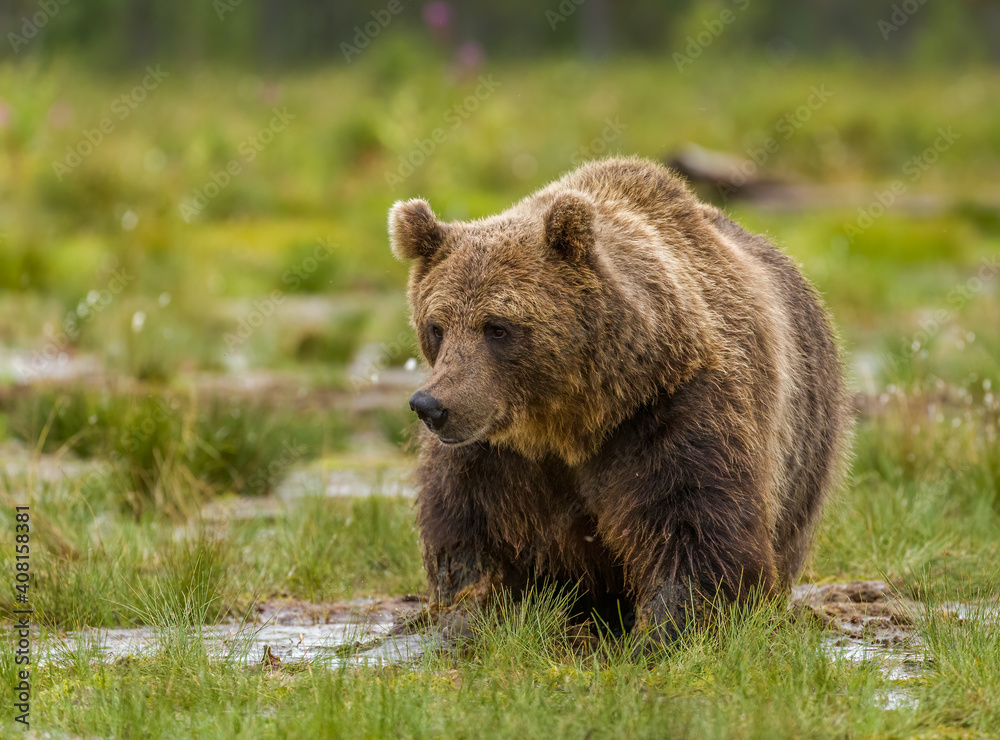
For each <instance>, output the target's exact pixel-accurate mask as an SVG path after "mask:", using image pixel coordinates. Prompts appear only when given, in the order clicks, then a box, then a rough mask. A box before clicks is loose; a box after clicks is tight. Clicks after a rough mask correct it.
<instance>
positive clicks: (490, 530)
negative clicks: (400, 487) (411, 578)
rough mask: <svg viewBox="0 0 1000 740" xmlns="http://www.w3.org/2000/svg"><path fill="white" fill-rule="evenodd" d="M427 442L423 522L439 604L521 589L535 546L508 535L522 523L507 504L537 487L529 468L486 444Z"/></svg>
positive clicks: (431, 584)
mask: <svg viewBox="0 0 1000 740" xmlns="http://www.w3.org/2000/svg"><path fill="white" fill-rule="evenodd" d="M423 445H424V446H423V451H422V453H421V460H420V465H419V467H418V478H419V484H420V491H419V493H418V496H417V526H418V528H419V530H420V539H421V544H422V547H423V559H424V567H425V569H426V572H427V583H428V588H429V590H430V598H431V601H432V602H433V603H434V604H436V605H437V606H438V607H450V606H453V605H455V604H456V603H459V602H465V603H467V604H468V603H473V602H476V603H478V602H482V601H483V600H485V599H488V598H490V597H491V596H492V595H493V593H494V592H496V591H498V590H500V589H503V588H506V589H510V590H513V591H515V592H519V591H520V590H521V589H523V587H524V585H525V584H526V582H527V579H528V576H527V570H528V567H529V564H530V560H531V552H532V550H531V548H530V547H521V548H516V547H512V546H511V544H510V542H508V541H507V540H506V539H505V537H504V535H510V534H512V533H515V534H516V527H514V526H513V522H512V521H511V517H510V516H509V509H508V510H507V511H506V513H507V514H508V515H507V516H506V517H505V516H504V514H505V511H504V507H505V506H506V507H509V506H510V501H511V495H512V494H514V493H516V492H517V491H518V490H519V489H525V488H526V486H528V485H529V483H528V481H526V480H525V479H524V475H525V471H524V469H523V466H521V469H519V467H518V465H517V461H515V460H512V459H509V458H510V457H511V455H509V454H506V453H501V452H499V451H497V450H496V449H495V448H490V447H488V446H486V445H485V444H474V445H469V446H466V447H461V448H457V449H453V448H448V447H445V446H444V445H442V444H441V443H440V442H438V441H437V440H436V439H433V438H430V436H429V435H428V437H427V438H425V439H424V441H423Z"/></svg>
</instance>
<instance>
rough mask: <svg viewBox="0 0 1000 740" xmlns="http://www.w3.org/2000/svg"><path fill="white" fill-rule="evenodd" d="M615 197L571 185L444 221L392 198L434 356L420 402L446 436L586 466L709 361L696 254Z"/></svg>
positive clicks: (395, 238)
mask: <svg viewBox="0 0 1000 740" xmlns="http://www.w3.org/2000/svg"><path fill="white" fill-rule="evenodd" d="M617 207H618V208H619V209H620V208H621V206H620V205H619V206H617ZM615 208H616V206H615V205H607V204H605V206H603V207H602V206H601V205H600V204H599V203H598V202H597V201H595V199H594V198H593V197H592V196H591V195H590V194H589V192H584V191H582V190H579V189H575V188H572V187H567V186H566V185H565V184H561V183H556V184H553V185H552V186H550V187H549V188H547V189H545V190H542V191H540V192H539V193H536V194H535V195H533V196H531V197H529V198H527V199H525V200H523V201H521V202H520V203H518V204H517V205H515V206H513V207H512V208H510V209H509V210H507V211H505V212H504V213H501V214H499V215H497V216H493V217H491V218H486V219H481V220H478V221H470V222H449V223H444V222H442V221H440V220H439V219H438V218H437V217H436V216H435V215H434V213H433V211H431V209H430V206H428V204H427V203H426V202H424V201H423V200H410V201H405V202H399V203H396V204H395V205H394V206H393V208H392V211H391V212H390V215H389V233H390V237H391V241H392V249H393V251H394V253H395V254H396V256H397V257H399V258H400V259H405V260H410V261H412V267H411V271H410V284H409V300H410V308H411V311H412V321H413V326H414V328H415V330H416V333H417V336H418V338H419V340H420V347H421V350H422V351H423V354H424V357H426V358H427V361H428V362H429V363H430V366H431V374H430V377H429V378H428V380H427V383H426V384H425V385H424V387H423V388H421V389H420V390H419V391H417V392H416V393H415V394H414V395H413V397H412V398H411V399H410V405H411V407H412V408H413V410H414V411H416V412H417V414H418V415H419V416H420V418H421V419H422V420H423V421H424V423H425V424H426V425H427V427H428V428H429V429H430V430H431V431H433V432H434V433H435V434H436V435H437V437H438V439H439V440H440V442H441V443H442V444H444V445H450V446H460V445H465V444H471V443H476V442H489V443H493V444H503V445H506V446H508V447H511V448H513V449H515V450H517V451H519V452H521V453H522V454H525V455H527V456H529V457H532V458H535V459H538V458H541V457H543V456H545V455H550V454H555V455H557V456H559V457H561V458H562V459H563V460H565V461H566V462H567V463H569V464H571V465H573V464H576V463H578V462H580V461H582V460H583V459H585V458H586V457H587V456H588V455H590V454H592V453H593V452H594V451H595V450H596V449H597V447H598V446H599V444H600V442H601V441H602V439H604V438H605V437H606V435H607V434H608V433H609V432H610V430H611V429H613V428H614V426H615V425H617V424H619V423H620V422H622V421H623V420H624V419H626V418H627V417H628V415H629V414H630V413H632V412H633V411H634V410H635V409H636V408H637V407H638V406H639V405H640V404H643V403H647V402H649V401H650V400H651V399H652V398H653V397H654V396H655V395H656V394H657V393H658V392H659V391H660V390H661V389H664V388H667V389H670V388H672V387H676V385H677V384H678V383H680V382H684V381H685V380H686V379H687V378H690V377H692V375H693V373H694V372H695V371H696V369H697V368H698V367H700V366H703V365H704V364H705V362H706V357H707V356H708V355H707V349H706V348H707V347H709V346H710V342H708V341H706V336H707V335H706V334H705V326H706V322H705V320H704V319H703V318H699V312H700V311H701V309H699V305H700V304H699V301H700V299H699V298H698V297H697V296H696V295H695V292H694V291H692V290H690V289H688V290H685V289H684V288H683V287H682V283H683V282H684V281H685V280H686V279H687V278H685V277H684V273H685V270H684V268H683V265H682V264H681V263H680V262H679V261H677V260H674V261H670V260H671V258H670V257H669V256H668V251H669V249H668V247H667V246H666V244H665V242H664V238H663V237H662V236H661V235H660V234H659V233H658V232H657V231H656V230H655V229H653V228H651V227H649V226H645V225H643V224H642V222H641V221H639V220H638V219H636V218H634V217H633V216H632V215H630V214H628V213H625V214H622V213H620V212H616V211H615ZM678 238H680V237H678Z"/></svg>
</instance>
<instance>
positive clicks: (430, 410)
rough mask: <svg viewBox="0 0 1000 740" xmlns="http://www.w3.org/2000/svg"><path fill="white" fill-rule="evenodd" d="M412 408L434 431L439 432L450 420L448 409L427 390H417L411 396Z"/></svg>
mask: <svg viewBox="0 0 1000 740" xmlns="http://www.w3.org/2000/svg"><path fill="white" fill-rule="evenodd" d="M410 408H411V409H413V410H414V411H415V412H416V414H417V416H419V417H420V420H421V421H422V422H423V423H424V424H426V425H427V428H428V429H430V430H431V431H432V432H439V431H441V428H442V427H443V426H444V425H445V422H446V421H448V409H446V408H444V407H443V406H442V405H441V402H440V401H438V400H437V399H436V398H434V396H432V395H431V394H430V393H427V392H425V391H417V392H416V393H414V394H413V396H411V398H410Z"/></svg>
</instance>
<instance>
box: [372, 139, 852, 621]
mask: <svg viewBox="0 0 1000 740" xmlns="http://www.w3.org/2000/svg"><path fill="white" fill-rule="evenodd" d="M389 232H390V236H391V241H392V248H393V251H394V252H395V254H396V255H397V256H398V257H399V258H401V259H406V260H412V261H413V265H412V269H411V273H410V281H409V301H410V305H411V309H412V323H413V326H414V328H415V330H416V333H417V336H418V338H419V341H420V347H421V350H422V352H423V354H424V356H425V357H426V358H427V361H428V362H429V363H430V366H431V371H430V375H429V378H428V380H427V382H426V385H424V387H423V388H422V389H421V390H419V391H418V392H417V393H415V394H414V395H413V397H412V398H411V399H410V406H411V408H412V409H413V410H414V411H415V412H416V413H417V415H418V416H419V418H420V419H421V420H422V421H423V422H424V424H425V426H426V428H425V429H423V430H422V432H421V456H420V463H419V468H418V477H419V485H420V490H419V495H418V500H417V507H418V509H417V511H418V515H417V520H418V526H419V530H420V534H421V540H422V545H423V557H424V562H425V565H426V568H427V575H428V580H429V584H430V590H431V596H432V599H433V600H434V601H436V602H437V603H438V604H441V605H447V604H451V603H453V602H455V601H456V600H457V599H459V598H461V597H463V596H465V595H470V594H474V595H478V596H485V595H488V594H490V593H492V592H493V590H494V589H500V588H507V589H511V590H513V591H514V592H515V593H518V592H520V591H523V590H524V589H526V588H528V587H529V586H530V585H531V584H534V583H537V582H539V581H540V580H545V581H548V582H551V583H570V584H576V585H577V586H578V588H579V589H580V590H582V591H583V592H584V593H585V594H586V595H587V596H588V597H589V598H590V599H591V601H590V603H591V604H592V608H595V609H597V610H598V613H600V609H601V608H604V609H607V610H608V611H609V613H610V614H611V615H612V618H614V617H613V615H614V613H615V612H617V611H618V610H623V612H624V613H629V612H631V613H632V614H634V616H635V617H636V618H637V620H638V623H639V624H645V625H649V626H651V627H654V628H655V629H656V630H658V634H659V635H661V636H662V637H661V639H669V638H670V637H672V636H673V635H675V634H676V632H677V631H678V630H680V629H682V628H683V627H684V626H685V624H688V623H691V622H697V621H698V620H699V616H700V615H702V614H703V613H705V612H706V610H705V606H706V605H707V604H708V602H710V601H712V600H715V599H719V600H721V601H722V602H723V603H733V602H739V601H741V600H743V599H745V598H746V597H747V595H748V594H750V593H758V592H761V591H763V592H767V593H779V592H780V591H781V590H783V589H787V588H788V586H789V585H790V584H791V583H792V581H793V580H794V579H795V577H796V575H797V574H798V573H799V571H800V569H801V568H802V565H803V560H804V558H805V556H806V552H807V548H808V546H809V541H810V537H811V533H812V530H813V528H814V526H815V523H816V520H817V517H818V516H819V513H820V509H821V507H822V504H823V501H824V498H825V497H826V496H827V494H828V492H829V491H830V490H831V489H832V488H833V487H835V485H836V483H837V479H838V476H839V473H840V470H841V468H842V464H841V463H842V460H843V458H844V453H845V447H846V444H845V440H846V438H847V437H848V435H849V428H850V423H851V418H850V416H851V415H850V412H849V404H848V401H847V394H846V392H845V387H844V382H843V371H842V366H841V362H840V359H839V354H838V348H837V343H836V341H835V336H834V332H833V330H832V328H831V325H830V321H829V319H828V317H827V314H826V312H825V310H824V309H823V307H822V304H821V301H820V298H819V296H818V295H817V293H816V291H815V290H814V289H813V288H812V286H811V285H810V284H809V283H808V282H807V281H806V280H805V279H804V278H803V276H802V275H801V273H800V272H799V270H798V269H797V268H796V266H795V264H793V262H792V261H791V260H790V259H789V258H788V257H786V256H785V255H784V254H783V253H782V252H781V251H779V250H778V249H777V248H775V247H774V246H772V245H771V244H770V243H769V242H768V241H767V240H766V239H764V238H763V237H760V236H756V235H754V234H751V233H748V232H747V231H745V230H744V229H742V228H741V227H740V226H738V225H737V224H735V223H734V222H732V221H730V220H729V219H728V218H727V217H726V216H725V215H724V214H723V213H722V212H721V211H719V210H718V209H717V208H715V207H714V206H711V205H707V204H704V203H701V202H699V201H698V200H697V199H696V198H695V197H694V196H693V195H692V194H691V193H690V192H689V190H688V189H687V187H686V186H685V184H684V183H683V181H682V180H681V179H680V178H679V177H678V176H677V175H675V174H674V173H672V172H671V171H670V170H668V169H666V168H664V167H662V166H660V165H658V164H655V163H653V162H650V161H647V160H643V159H639V158H624V159H622V158H616V159H607V160H603V161H598V162H591V163H588V164H585V165H583V166H582V167H580V168H579V169H577V170H575V171H574V172H571V173H569V174H567V175H566V176H564V177H563V178H562V179H560V180H558V181H556V182H554V183H552V184H551V185H549V186H548V187H546V188H544V189H542V190H540V191H538V192H536V193H534V194H533V195H530V196H528V197H527V198H525V199H524V200H522V201H520V202H519V203H517V204H515V205H514V206H512V207H511V208H509V209H508V210H506V211H504V212H503V213H501V214H499V215H496V216H492V217H490V218H484V219H480V220H477V221H470V222H452V223H445V222H442V221H440V220H438V219H437V218H436V217H435V215H434V213H433V212H432V211H431V209H430V207H429V206H428V204H427V203H426V202H424V201H423V200H410V201H406V202H398V203H396V204H395V205H394V206H393V208H392V211H391V213H390V216H389ZM609 605H611V606H610V607H609ZM623 605H624V609H623ZM625 626H626V628H627V627H628V626H629V625H625Z"/></svg>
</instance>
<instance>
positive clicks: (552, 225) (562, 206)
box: [545, 190, 595, 260]
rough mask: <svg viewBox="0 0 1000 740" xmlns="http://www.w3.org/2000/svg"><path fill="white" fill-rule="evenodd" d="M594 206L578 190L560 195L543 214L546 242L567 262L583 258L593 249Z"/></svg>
mask: <svg viewBox="0 0 1000 740" xmlns="http://www.w3.org/2000/svg"><path fill="white" fill-rule="evenodd" d="M594 217H595V209H594V202H593V201H592V200H591V199H590V198H589V197H587V196H586V195H584V194H583V193H581V192H580V191H578V190H567V191H565V192H563V193H559V195H557V196H556V198H555V200H553V201H552V204H551V205H550V206H549V210H548V211H547V212H546V213H545V241H546V243H547V244H548V245H549V246H550V247H551V248H552V249H554V250H555V251H556V252H558V253H559V254H561V255H562V256H564V257H566V258H568V259H570V260H580V259H583V258H585V257H586V256H587V255H588V254H589V253H590V251H591V249H593V247H594Z"/></svg>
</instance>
